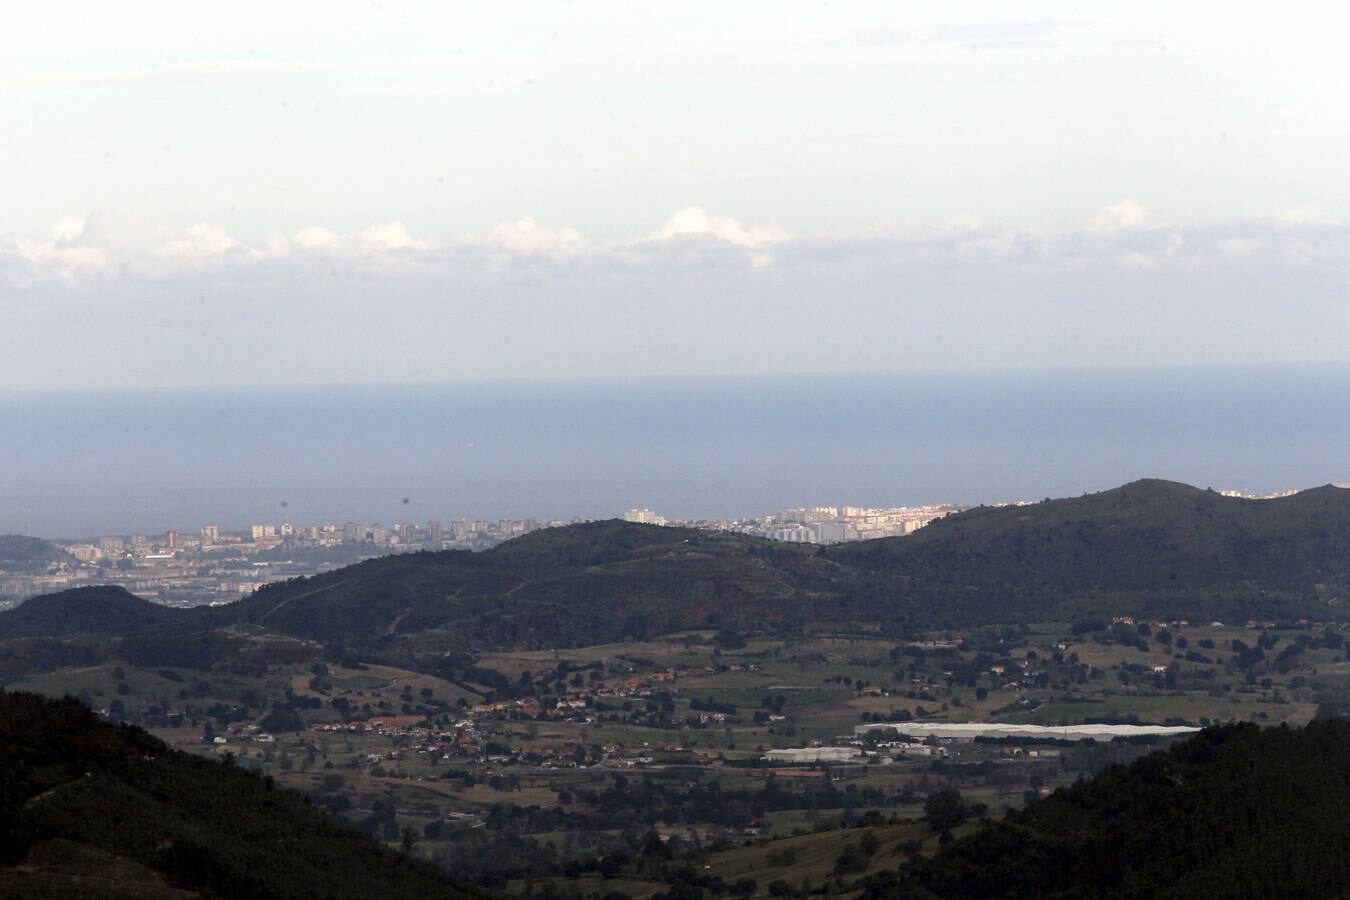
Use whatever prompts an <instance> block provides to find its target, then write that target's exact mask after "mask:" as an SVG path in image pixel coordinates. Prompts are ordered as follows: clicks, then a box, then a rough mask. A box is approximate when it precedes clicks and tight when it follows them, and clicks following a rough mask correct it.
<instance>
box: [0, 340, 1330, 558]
mask: <svg viewBox="0 0 1350 900" xmlns="http://www.w3.org/2000/svg"><path fill="white" fill-rule="evenodd" d="M1143 477H1155V478H1168V479H1173V480H1176V481H1182V482H1187V483H1189V484H1193V485H1196V486H1199V487H1213V488H1215V489H1235V490H1242V491H1247V492H1253V493H1265V492H1273V491H1279V490H1285V489H1290V488H1306V487H1312V486H1316V485H1320V484H1325V483H1328V482H1345V481H1350V365H1345V366H1279V367H1275V366H1266V367H1202V368H1183V367H1158V368H1136V369H1048V370H1018V371H995V370H980V371H947V372H895V373H869V374H810V375H772V376H770V375H766V376H757V377H746V376H738V377H726V378H723V377H668V378H667V377H650V378H621V379H620V378H615V379H564V380H498V381H461V382H452V383H438V384H411V385H409V384H403V385H331V386H300V387H295V386H291V387H268V386H259V387H236V388H194V389H156V390H91V391H80V392H10V393H0V533H22V534H32V535H37V536H40V537H48V538H79V537H91V536H95V535H99V534H128V533H134V532H143V533H147V534H152V533H156V532H163V531H165V530H167V529H176V530H180V531H195V530H196V529H198V528H199V527H201V526H202V525H204V524H208V523H209V524H215V525H217V526H219V527H221V528H222V529H228V528H245V527H247V526H249V525H250V524H253V523H278V524H279V523H281V522H292V523H297V524H298V523H303V524H311V523H322V522H335V523H339V524H340V523H343V522H348V521H353V522H366V523H382V524H393V523H396V522H416V523H425V522H427V521H431V520H438V521H442V522H448V521H450V520H453V519H456V518H467V519H501V518H516V519H520V518H527V517H533V518H536V519H538V520H540V521H547V520H550V519H564V520H566V519H570V518H572V517H574V516H580V517H587V518H594V517H610V516H616V515H618V514H620V513H622V512H623V511H624V510H625V509H627V508H630V507H636V506H642V507H648V508H650V509H652V510H654V511H655V512H657V513H659V514H661V515H664V516H667V517H670V518H680V519H711V518H732V517H738V516H749V515H757V514H763V513H768V512H773V511H776V510H780V509H783V508H785V507H790V506H799V505H829V506H837V505H850V506H869V507H883V506H904V505H920V504H934V503H948V504H960V505H973V504H978V503H997V502H1006V501H1016V500H1028V499H1029V500H1039V499H1041V498H1044V497H1061V496H1076V495H1079V494H1082V493H1086V492H1091V491H1098V490H1103V489H1106V488H1110V487H1113V486H1116V485H1119V484H1122V483H1124V482H1127V481H1132V480H1134V479H1137V478H1143Z"/></svg>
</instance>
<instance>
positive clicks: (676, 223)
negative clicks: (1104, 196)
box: [0, 201, 1350, 285]
mask: <svg viewBox="0 0 1350 900" xmlns="http://www.w3.org/2000/svg"><path fill="white" fill-rule="evenodd" d="M1146 221H1147V216H1146V214H1145V212H1144V210H1143V209H1142V208H1141V207H1140V206H1139V204H1137V203H1134V202H1132V201H1122V202H1121V203H1118V204H1115V205H1113V206H1110V207H1107V208H1106V209H1105V210H1103V211H1102V212H1101V213H1100V214H1099V215H1098V216H1097V217H1096V218H1095V219H1094V220H1093V222H1092V223H1091V224H1090V225H1089V226H1087V227H1085V228H1082V229H1079V230H1078V231H1070V232H1057V233H1056V232H1040V231H1035V230H1027V229H1015V228H995V227H989V226H981V225H980V224H979V223H978V222H975V221H962V222H953V223H946V224H942V225H938V226H934V227H931V228H913V229H908V230H896V229H893V228H891V229H876V230H873V231H870V232H866V233H861V234H839V235H829V234H825V235H813V236H809V237H804V236H792V235H789V234H787V233H785V232H784V231H782V230H781V229H778V228H773V227H764V226H756V225H749V224H745V223H742V222H740V221H738V220H736V219H733V218H725V217H720V216H715V215H712V214H710V213H709V212H707V210H705V209H703V208H702V207H697V206H691V207H686V208H684V209H681V210H679V211H677V212H676V213H675V214H674V215H672V216H671V217H670V218H669V219H667V220H666V222H665V223H664V224H663V225H662V226H661V227H660V228H659V229H657V230H655V231H651V232H646V233H645V234H641V235H638V236H635V237H631V238H627V239H619V240H613V241H593V240H590V239H588V238H586V237H585V236H584V235H583V234H582V233H581V232H580V231H579V230H578V229H576V228H571V227H555V226H550V225H546V224H543V223H540V222H537V221H535V220H534V219H533V218H530V217H528V216H525V217H522V218H519V219H516V220H514V221H511V222H504V223H502V224H499V225H497V226H496V227H494V228H492V229H491V231H490V232H488V233H487V234H486V235H484V236H483V237H482V238H480V239H477V240H468V241H449V240H445V239H439V240H438V239H435V238H429V237H422V236H420V235H415V234H414V233H413V232H412V230H411V229H410V228H409V227H408V225H406V224H405V223H403V222H400V221H390V222H384V223H381V224H376V225H372V226H370V227H368V228H365V229H358V230H356V231H355V232H353V233H347V234H342V233H339V232H337V231H335V230H333V229H330V228H326V227H323V226H318V225H312V226H309V227H306V228H302V229H300V230H299V231H297V232H296V233H295V234H294V235H292V236H290V237H286V236H282V235H278V234H274V235H272V236H270V237H268V238H266V239H265V240H263V241H260V242H257V243H256V244H248V243H245V242H242V241H240V240H238V239H236V238H235V237H234V236H233V235H231V234H230V233H229V232H227V231H226V230H225V229H223V228H221V227H220V226H217V225H213V224H210V223H197V224H195V225H191V226H189V227H186V228H176V227H171V226H163V225H150V224H145V223H142V222H137V221H135V220H131V219H127V218H123V217H117V216H112V215H107V214H94V215H91V216H88V217H78V216H72V217H68V218H65V219H62V220H61V221H59V222H57V223H55V224H54V225H53V226H52V228H51V229H50V237H48V238H45V239H28V238H14V237H11V238H8V239H0V257H3V267H4V273H3V275H2V276H0V277H3V278H4V280H5V281H7V282H9V283H11V284H20V285H26V284H32V283H39V282H41V281H42V280H44V279H57V280H64V281H68V282H79V281H89V282H91V283H94V282H95V280H96V279H100V278H109V277H113V276H116V277H119V278H122V279H131V280H132V282H134V280H135V279H138V278H146V279H168V278H172V277H173V276H174V275H175V274H179V273H182V274H192V273H199V272H202V271H211V272H224V271H226V270H228V271H230V272H235V273H240V274H241V276H242V274H243V273H245V272H253V273H256V277H257V278H283V279H284V278H287V277H291V275H288V274H287V273H288V272H289V273H293V275H294V277H297V278H298V277H300V274H301V273H303V272H304V271H305V269H303V268H302V267H303V265H304V260H305V258H307V257H315V256H317V257H319V258H322V259H323V260H325V262H326V263H327V264H328V265H330V266H331V267H333V270H334V271H342V270H344V268H345V269H346V270H348V271H351V272H359V273H360V274H361V275H362V277H374V278H379V277H385V276H388V277H397V278H399V279H412V280H413V282H416V281H417V279H419V278H424V279H425V280H426V281H427V282H428V283H429V284H432V283H442V282H443V281H444V279H445V278H446V277H449V276H452V275H455V274H456V273H458V274H459V275H464V276H470V277H479V276H482V277H487V278H492V277H497V276H502V275H505V274H508V273H509V272H510V271H511V270H512V268H513V267H517V266H519V267H520V269H521V271H522V272H523V271H529V272H530V273H531V275H530V278H531V279H535V280H536V281H537V279H539V278H540V277H558V278H567V277H572V276H570V275H568V274H566V273H567V271H568V270H577V269H578V268H584V270H585V271H587V272H590V273H592V274H596V275H597V276H599V275H603V273H605V272H619V271H623V272H629V273H632V274H633V276H634V277H640V278H653V277H654V278H660V277H662V274H663V273H665V274H668V275H670V276H672V277H674V276H675V275H676V274H677V273H682V272H695V271H699V270H708V271H714V270H719V269H726V270H737V269H739V270H745V271H755V270H767V269H773V268H778V269H786V270H792V269H793V268H794V267H796V268H803V267H811V268H813V269H819V268H821V267H831V266H847V267H848V270H849V271H850V272H854V271H866V270H868V269H869V268H871V269H876V270H878V271H899V270H901V269H903V268H905V267H909V268H911V269H914V270H916V271H918V270H929V271H935V270H937V269H951V270H953V271H957V270H969V271H977V270H978V271H995V270H997V271H1001V272H1005V273H1010V272H1014V271H1016V272H1033V271H1036V272H1056V271H1058V272H1065V273H1071V272H1084V271H1094V270H1100V271H1103V272H1105V271H1109V270H1115V271H1126V272H1161V271H1165V270H1167V269H1169V268H1171V269H1174V270H1177V271H1183V270H1184V271H1196V270H1198V269H1202V268H1205V267H1210V268H1214V269H1217V268H1218V267H1225V266H1227V267H1242V268H1243V269H1244V270H1246V271H1257V270H1260V269H1262V268H1263V267H1265V268H1271V267H1277V268H1299V267H1302V268H1316V269H1328V268H1336V267H1344V266H1345V265H1347V264H1348V263H1350V229H1345V228H1341V227H1339V226H1335V225H1331V224H1325V223H1324V219H1323V217H1321V216H1320V215H1319V214H1317V213H1316V211H1315V210H1310V209H1296V210H1293V211H1284V212H1283V213H1281V214H1278V215H1275V216H1272V217H1271V218H1270V219H1267V220H1254V221H1246V222H1236V223H1228V224H1220V225H1212V226H1205V227H1188V228H1183V227H1172V226H1169V227H1161V226H1144V225H1143V223H1145V222H1146ZM550 267H552V268H553V274H552V275H550V274H549V273H550ZM249 277H255V276H249Z"/></svg>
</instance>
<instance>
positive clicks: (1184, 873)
mask: <svg viewBox="0 0 1350 900" xmlns="http://www.w3.org/2000/svg"><path fill="white" fill-rule="evenodd" d="M1347 822H1350V721H1347V720H1345V719H1333V720H1321V721H1316V722H1313V723H1311V724H1309V725H1308V726H1306V727H1305V728H1301V729H1289V728H1285V727H1280V728H1270V729H1265V730H1262V729H1260V728H1258V727H1257V726H1255V725H1252V724H1243V725H1231V726H1224V727H1220V728H1213V729H1209V730H1206V731H1204V732H1202V733H1201V734H1199V735H1197V736H1196V737H1195V738H1192V739H1191V740H1188V741H1183V742H1181V743H1178V744H1176V745H1174V746H1173V747H1171V748H1170V749H1169V750H1166V751H1163V752H1159V753H1154V754H1151V755H1149V756H1146V757H1144V758H1143V759H1140V760H1139V761H1137V762H1136V763H1134V764H1133V765H1131V766H1129V767H1128V768H1122V767H1115V768H1112V769H1109V770H1107V771H1106V772H1104V773H1102V774H1101V775H1099V776H1097V777H1095V778H1092V779H1090V780H1088V781H1084V782H1080V783H1078V784H1076V785H1074V786H1072V787H1069V788H1062V789H1060V790H1058V791H1056V792H1055V793H1054V794H1052V795H1051V796H1049V797H1046V798H1044V799H1042V800H1040V801H1037V802H1036V803H1033V804H1032V805H1031V806H1029V807H1028V808H1026V809H1025V810H1023V811H1021V812H1012V813H1009V815H1008V817H1007V818H1006V819H1005V820H1003V821H1000V822H997V823H994V824H990V825H987V826H985V827H984V828H983V829H981V830H980V831H978V832H976V833H975V834H973V835H970V836H968V837H966V838H963V839H960V840H958V841H956V842H955V843H953V844H952V845H951V846H949V847H948V848H947V849H946V850H944V851H943V852H941V853H939V854H938V855H937V856H936V857H934V858H933V859H931V860H928V861H926V862H923V861H920V862H916V863H915V864H913V865H912V866H908V867H902V868H901V869H900V870H899V874H898V875H893V874H890V873H886V874H884V875H881V876H878V877H874V878H872V879H870V884H869V887H868V889H867V891H866V892H865V894H864V896H865V897H867V898H869V900H871V898H881V897H907V898H909V897H914V898H922V897H942V898H994V897H1046V898H1077V897H1082V898H1087V897H1093V898H1126V897H1159V898H1178V900H1180V898H1191V897H1247V898H1258V897H1339V896H1344V894H1345V891H1346V889H1347V885H1350V825H1347Z"/></svg>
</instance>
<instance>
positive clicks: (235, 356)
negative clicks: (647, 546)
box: [0, 199, 1350, 388]
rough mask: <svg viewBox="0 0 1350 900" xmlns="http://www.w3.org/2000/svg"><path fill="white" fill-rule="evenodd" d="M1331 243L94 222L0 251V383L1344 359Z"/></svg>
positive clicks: (716, 229)
mask: <svg viewBox="0 0 1350 900" xmlns="http://www.w3.org/2000/svg"><path fill="white" fill-rule="evenodd" d="M1348 285H1350V229H1347V228H1346V227H1345V226H1342V225H1340V224H1338V223H1336V222H1334V221H1332V220H1330V219H1329V218H1328V217H1327V216H1325V215H1324V214H1322V213H1321V212H1319V211H1318V210H1317V209H1315V208H1312V207H1299V208H1292V209H1286V210H1277V211H1274V212H1272V213H1271V214H1270V215H1269V216H1268V217H1267V218H1264V219H1261V220H1250V221H1241V222H1229V223H1216V224H1212V225H1206V226H1176V225H1170V224H1168V223H1166V222H1164V221H1159V220H1158V219H1157V218H1156V217H1154V216H1152V215H1150V213H1149V212H1148V211H1147V210H1145V209H1143V208H1142V207H1141V206H1140V205H1139V204H1138V203H1136V202H1134V201H1132V200H1129V199H1123V200H1121V201H1118V202H1116V203H1112V204H1109V205H1107V206H1105V207H1104V208H1103V209H1102V210H1101V211H1100V212H1099V213H1098V214H1096V215H1095V216H1093V217H1091V218H1090V219H1089V220H1087V221H1085V222H1084V223H1083V224H1082V226H1081V227H1080V228H1078V229H1074V230H1068V231H1061V232H1045V231H1038V230H1033V229H1018V228H1009V227H997V226H987V225H982V224H981V223H978V222H974V221H960V222H955V223H949V224H945V225H941V226H934V227H928V228H912V229H903V230H902V229H895V228H879V229H874V230H871V231H867V232H856V233H841V234H793V233H789V232H787V231H785V230H783V229H781V228H778V227H775V226H774V225H772V224H771V223H763V224H755V223H745V222H741V221H738V220H737V219H735V218H730V217H725V216H720V215H717V214H715V213H713V212H710V211H708V210H706V209H704V208H702V207H698V206H690V207H686V208H684V209H680V210H677V211H675V212H673V213H672V214H671V215H670V216H669V217H667V218H666V220H665V221H664V222H662V223H660V224H659V225H656V226H654V227H652V228H651V229H650V230H647V231H645V232H642V233H639V234H635V235H632V236H629V237H626V238H620V239H612V240H598V239H593V238H591V237H588V236H587V235H586V234H585V233H584V231H583V230H582V229H579V228H576V227H571V226H567V225H560V224H551V223H541V222H538V221H536V220H535V219H533V218H531V217H528V216H524V217H521V218H518V219H515V220H513V221H509V222H504V223H501V224H499V225H497V226H495V227H493V228H491V229H489V230H487V232H486V233H484V234H482V235H479V236H476V237H470V238H461V239H448V238H445V237H440V236H436V235H429V234H420V233H416V232H414V231H413V230H412V229H411V228H409V227H408V226H407V225H406V224H404V223H402V222H399V221H389V222H383V223H376V224H373V225H371V226H369V227H367V228H363V229H359V230H356V231H353V232H350V233H342V232H339V231H336V230H334V229H330V228H327V227H325V226H323V225H321V224H315V225H312V226H308V227H305V228H301V229H298V230H296V231H295V232H294V233H290V234H276V235H272V236H270V237H269V238H267V239H266V240H263V241H258V242H245V241H243V240H240V239H238V238H236V237H235V236H233V235H231V234H230V233H228V232H227V231H226V230H225V229H223V228H221V227H219V226H216V225H213V224H210V223H196V224H192V225H189V226H185V227H184V226H178V227H170V226H166V225H162V224H157V223H146V222H143V221H138V220H135V219H131V218H128V217H125V216H117V215H111V214H107V213H95V214H90V215H87V216H72V217H67V218H63V219H61V220H60V221H58V222H56V223H54V224H53V226H52V227H51V229H50V232H49V233H48V234H46V235H41V236H8V237H0V325H3V326H4V327H3V328H2V329H0V332H3V333H4V335H5V337H4V338H0V340H3V341H4V344H3V346H0V349H4V350H5V351H6V353H5V354H4V355H3V357H0V386H4V387H20V388H22V387H61V386H65V387H74V386H88V385H91V384H103V385H142V384H165V385H170V384H195V383H210V384H238V383H257V382H295V381H371V380H434V379H440V378H463V377H502V376H512V375H519V376H530V377H535V376H541V377H542V376H556V375H641V374H657V373H681V372H688V373H735V372H752V371H761V372H762V371H814V370H834V371H839V370H845V371H847V370H863V369H871V370H877V369H895V368H949V367H970V366H995V367H997V366H1055V365H1089V364H1109V363H1117V364H1153V363H1239V362H1297V361H1301V360H1308V361H1323V362H1325V361H1335V360H1340V361H1350V352H1347V351H1346V349H1345V348H1346V347H1347V346H1350V287H1348Z"/></svg>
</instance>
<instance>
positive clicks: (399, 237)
mask: <svg viewBox="0 0 1350 900" xmlns="http://www.w3.org/2000/svg"><path fill="white" fill-rule="evenodd" d="M361 240H362V241H363V242H364V243H366V244H368V245H370V246H373V247H378V248H381V249H385V250H422V249H425V248H426V246H427V244H426V242H425V241H419V240H417V239H416V238H414V237H413V236H412V233H411V232H410V231H408V226H407V225H404V224H403V223H402V222H386V223H384V224H383V225H374V226H372V227H370V228H367V229H366V230H365V231H363V232H361Z"/></svg>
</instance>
